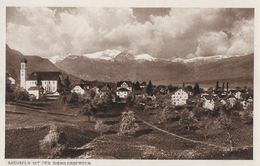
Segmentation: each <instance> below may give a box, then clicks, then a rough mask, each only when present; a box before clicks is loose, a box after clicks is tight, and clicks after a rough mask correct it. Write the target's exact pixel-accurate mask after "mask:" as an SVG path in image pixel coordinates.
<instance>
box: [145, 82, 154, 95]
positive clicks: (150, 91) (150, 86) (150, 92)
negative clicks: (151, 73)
mask: <svg viewBox="0 0 260 166" xmlns="http://www.w3.org/2000/svg"><path fill="white" fill-rule="evenodd" d="M146 93H147V94H148V95H150V96H152V95H153V84H152V82H151V80H150V81H149V83H148V85H147V87H146Z"/></svg>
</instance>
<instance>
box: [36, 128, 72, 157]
mask: <svg viewBox="0 0 260 166" xmlns="http://www.w3.org/2000/svg"><path fill="white" fill-rule="evenodd" d="M67 145H68V143H67V136H66V135H65V133H64V132H63V131H62V130H61V129H59V128H58V127H57V126H55V125H51V126H50V130H49V133H48V134H47V135H46V136H45V137H44V138H43V139H42V140H40V141H39V147H40V150H41V151H42V152H43V153H45V154H47V155H49V156H48V157H49V158H57V157H60V156H61V155H62V154H63V152H64V151H65V150H66V149H67V147H68V146H67Z"/></svg>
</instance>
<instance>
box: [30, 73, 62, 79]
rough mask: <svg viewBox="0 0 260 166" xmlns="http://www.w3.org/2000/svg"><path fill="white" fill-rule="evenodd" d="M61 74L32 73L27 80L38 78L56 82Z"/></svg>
mask: <svg viewBox="0 0 260 166" xmlns="http://www.w3.org/2000/svg"><path fill="white" fill-rule="evenodd" d="M60 75H61V72H33V73H32V74H31V75H30V76H29V78H28V80H37V78H38V77H40V79H41V80H57V79H58V78H59V76H60Z"/></svg>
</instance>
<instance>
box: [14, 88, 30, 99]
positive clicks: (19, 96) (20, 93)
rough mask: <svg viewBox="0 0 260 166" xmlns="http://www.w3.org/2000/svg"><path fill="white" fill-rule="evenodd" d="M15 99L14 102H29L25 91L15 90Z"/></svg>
mask: <svg viewBox="0 0 260 166" xmlns="http://www.w3.org/2000/svg"><path fill="white" fill-rule="evenodd" d="M15 99H16V100H26V101H28V100H29V93H28V92H27V91H26V90H25V89H20V88H18V89H16V91H15Z"/></svg>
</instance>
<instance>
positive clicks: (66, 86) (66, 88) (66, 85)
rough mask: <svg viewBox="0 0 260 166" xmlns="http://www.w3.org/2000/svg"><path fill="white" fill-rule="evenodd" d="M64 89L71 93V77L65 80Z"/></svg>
mask: <svg viewBox="0 0 260 166" xmlns="http://www.w3.org/2000/svg"><path fill="white" fill-rule="evenodd" d="M64 86H65V87H64V88H65V91H67V92H68V91H70V79H69V76H67V77H66V78H65V80H64Z"/></svg>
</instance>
